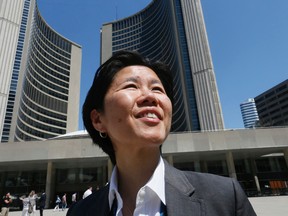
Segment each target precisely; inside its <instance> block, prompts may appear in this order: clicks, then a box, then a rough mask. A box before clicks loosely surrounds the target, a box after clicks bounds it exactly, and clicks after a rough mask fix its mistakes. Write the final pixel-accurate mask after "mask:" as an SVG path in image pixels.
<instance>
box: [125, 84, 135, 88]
mask: <svg viewBox="0 0 288 216" xmlns="http://www.w3.org/2000/svg"><path fill="white" fill-rule="evenodd" d="M125 88H126V89H129V88H133V89H136V88H137V86H136V85H135V84H128V85H126V86H125Z"/></svg>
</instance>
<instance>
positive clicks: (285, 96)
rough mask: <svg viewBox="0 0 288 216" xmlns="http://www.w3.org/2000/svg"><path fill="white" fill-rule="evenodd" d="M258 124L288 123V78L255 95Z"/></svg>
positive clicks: (283, 124) (267, 125)
mask: <svg viewBox="0 0 288 216" xmlns="http://www.w3.org/2000/svg"><path fill="white" fill-rule="evenodd" d="M255 103H256V107H257V110H258V114H259V126H261V127H271V126H287V125H288V79H286V80H284V81H283V82H281V83H279V84H277V85H276V86H274V87H272V88H270V89H268V90H267V91H265V92H263V93H262V94H260V95H258V96H256V97H255Z"/></svg>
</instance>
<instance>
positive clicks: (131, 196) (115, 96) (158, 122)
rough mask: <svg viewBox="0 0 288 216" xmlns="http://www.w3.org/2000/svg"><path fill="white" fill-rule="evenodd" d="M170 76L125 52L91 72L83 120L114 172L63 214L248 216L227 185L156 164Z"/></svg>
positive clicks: (167, 119)
mask: <svg viewBox="0 0 288 216" xmlns="http://www.w3.org/2000/svg"><path fill="white" fill-rule="evenodd" d="M170 74H171V73H170V71H169V69H168V68H167V67H166V66H165V65H164V64H162V63H159V62H156V63H153V62H150V61H149V60H146V59H144V58H142V57H141V56H140V55H139V54H137V53H135V52H128V51H121V52H118V53H116V54H114V55H113V56H112V57H111V58H110V59H109V60H108V61H106V62H105V63H104V64H103V65H102V66H101V67H100V68H99V69H98V71H97V74H96V76H95V78H94V81H93V84H92V87H91V88H90V90H89V92H88V95H87V97H86V100H85V102H84V105H83V121H84V125H85V127H86V129H87V131H88V133H89V135H90V136H91V138H92V139H93V142H94V143H96V144H98V145H99V146H100V147H101V148H102V149H103V150H104V151H105V152H106V153H107V154H108V155H109V157H110V159H111V161H112V163H113V164H114V165H115V167H114V169H113V172H112V176H111V180H110V183H109V184H108V185H107V186H105V187H104V188H102V189H100V190H99V191H97V192H95V193H93V194H92V195H90V196H89V197H87V198H86V199H84V200H81V201H79V202H78V203H77V204H76V205H75V206H74V207H73V208H70V209H69V211H68V213H67V215H71V216H72V215H73V216H76V215H77V216H79V215H87V216H88V215H89V216H90V215H120V216H121V215H124V216H130V215H169V216H170V215H177V216H181V215H192V214H193V215H204V214H205V213H206V214H205V215H213V216H215V215H221V216H225V215H243V216H244V215H245V216H247V215H255V213H254V211H253V209H252V207H251V205H250V203H249V201H248V199H247V197H246V196H245V194H244V192H243V191H242V189H241V188H240V186H239V184H238V183H237V182H236V181H235V180H233V179H230V178H223V177H219V176H215V175H209V174H201V173H194V172H183V171H179V170H177V169H175V168H173V167H172V166H170V165H168V163H167V162H165V161H164V160H163V159H162V157H161V145H162V143H163V142H164V141H165V139H166V137H167V136H168V134H169V131H170V127H171V118H172V101H173V85H172V78H171V75H170Z"/></svg>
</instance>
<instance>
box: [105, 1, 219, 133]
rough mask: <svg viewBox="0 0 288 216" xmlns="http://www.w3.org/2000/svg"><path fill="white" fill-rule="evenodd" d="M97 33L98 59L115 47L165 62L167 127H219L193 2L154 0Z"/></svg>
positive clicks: (210, 70) (198, 8) (200, 25)
mask: <svg viewBox="0 0 288 216" xmlns="http://www.w3.org/2000/svg"><path fill="white" fill-rule="evenodd" d="M101 34H102V37H101V45H102V46H101V62H104V61H105V60H107V59H108V58H109V57H110V56H111V55H112V53H114V52H116V51H119V50H137V51H139V52H140V53H142V54H143V55H144V56H146V57H148V58H151V59H155V60H160V61H163V62H165V63H167V64H168V65H169V66H170V68H171V69H172V73H173V74H172V75H173V79H174V104H175V106H174V115H173V125H172V131H199V130H201V131H206V130H219V129H223V128H224V123H223V117H222V110H221V106H220V100H219V95H218V90H217V84H216V80H215V74H214V69H213V64H212V59H211V55H210V49H209V44H208V39H207V34H206V29H205V23H204V18H203V14H202V8H201V3H200V1H199V0H154V1H152V2H151V3H150V4H149V5H148V6H147V7H146V8H144V9H143V10H141V11H139V12H138V13H136V14H134V15H132V16H130V17H127V18H124V19H121V20H117V21H114V22H110V23H106V24H104V25H103V26H102V31H101Z"/></svg>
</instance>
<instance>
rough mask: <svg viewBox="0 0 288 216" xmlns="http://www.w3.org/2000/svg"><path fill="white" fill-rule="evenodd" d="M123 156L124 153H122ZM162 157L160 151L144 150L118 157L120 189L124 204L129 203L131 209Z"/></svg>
mask: <svg viewBox="0 0 288 216" xmlns="http://www.w3.org/2000/svg"><path fill="white" fill-rule="evenodd" d="M120 155H121V156H122V155H124V154H120ZM159 159H160V151H159V150H158V151H157V152H156V151H144V152H138V153H137V154H131V152H130V155H126V157H124V156H122V157H118V155H116V160H117V170H118V190H119V193H120V194H121V197H122V199H123V203H124V206H125V205H127V204H129V205H130V209H131V208H133V210H134V208H135V203H136V202H135V201H136V196H137V193H138V191H139V189H140V188H141V187H143V186H144V185H145V184H146V183H147V182H148V181H149V179H150V178H151V176H152V175H153V173H154V170H155V169H156V167H157V165H158V163H159Z"/></svg>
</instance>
